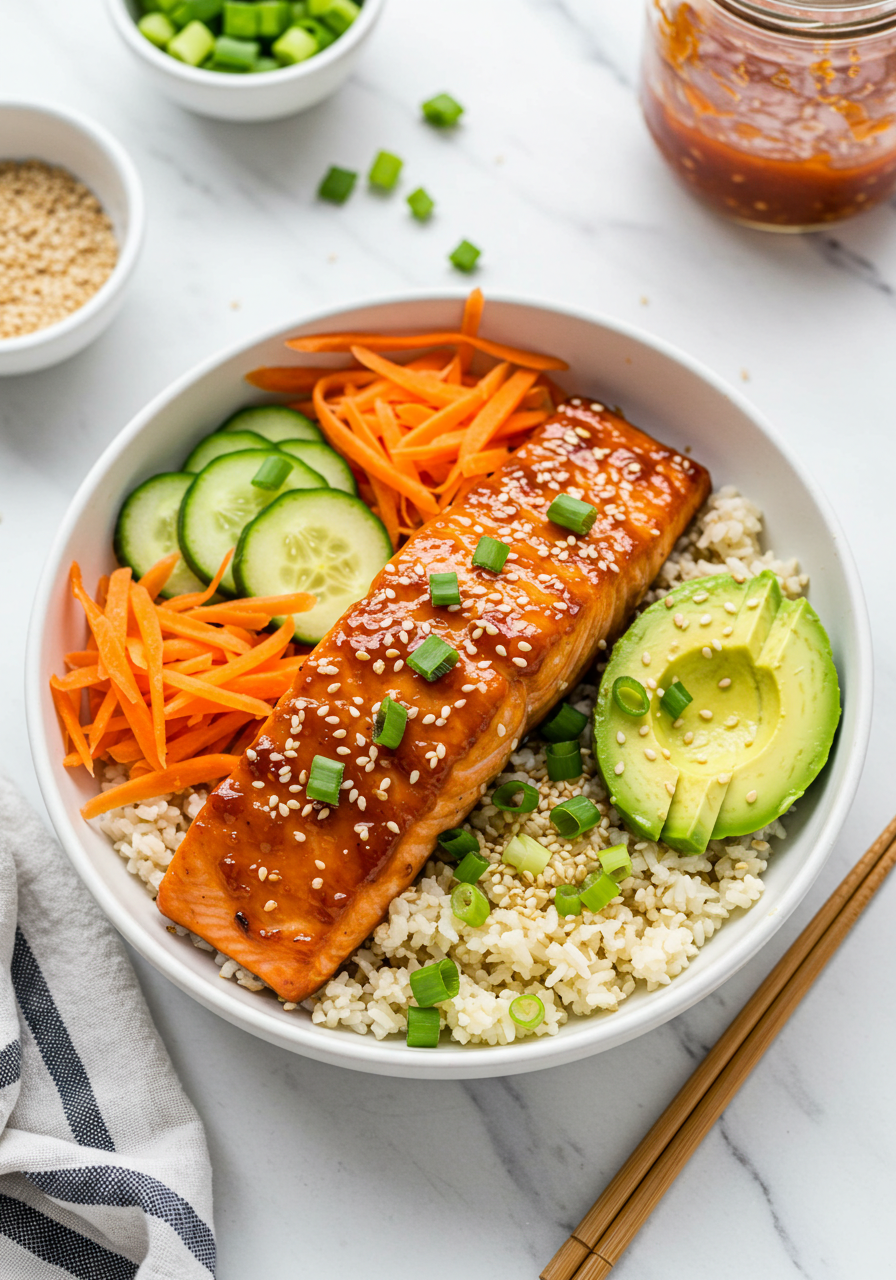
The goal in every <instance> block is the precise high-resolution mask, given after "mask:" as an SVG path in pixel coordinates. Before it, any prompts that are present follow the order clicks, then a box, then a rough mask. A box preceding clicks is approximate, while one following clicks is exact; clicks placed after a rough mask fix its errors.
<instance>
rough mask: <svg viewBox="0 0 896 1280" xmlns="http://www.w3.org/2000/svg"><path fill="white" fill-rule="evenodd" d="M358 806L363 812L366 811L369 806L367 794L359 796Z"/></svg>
mask: <svg viewBox="0 0 896 1280" xmlns="http://www.w3.org/2000/svg"><path fill="white" fill-rule="evenodd" d="M358 808H359V809H360V810H361V812H362V813H363V812H364V810H365V809H366V808H367V797H366V796H358Z"/></svg>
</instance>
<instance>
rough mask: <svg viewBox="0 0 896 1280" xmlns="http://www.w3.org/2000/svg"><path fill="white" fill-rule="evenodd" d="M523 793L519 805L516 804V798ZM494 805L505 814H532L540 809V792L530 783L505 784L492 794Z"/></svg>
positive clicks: (515, 781) (514, 782) (513, 782)
mask: <svg viewBox="0 0 896 1280" xmlns="http://www.w3.org/2000/svg"><path fill="white" fill-rule="evenodd" d="M520 792H522V793H523V798H522V800H520V802H519V804H514V802H513V800H514V796H518V795H519V794H520ZM492 804H493V805H494V806H495V808H496V809H503V811H504V812H505V813H532V811H533V810H534V809H537V808H538V790H537V788H535V787H533V786H532V785H531V784H530V783H528V782H518V781H517V780H516V779H514V780H513V781H512V782H503V783H502V784H501V786H500V787H497V788H496V789H495V790H494V791H493V792H492Z"/></svg>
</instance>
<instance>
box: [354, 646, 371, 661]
mask: <svg viewBox="0 0 896 1280" xmlns="http://www.w3.org/2000/svg"><path fill="white" fill-rule="evenodd" d="M355 657H356V658H358V660H359V661H360V662H369V661H370V654H369V653H365V651H364V650H363V649H359V650H358V652H357V653H356V654H355Z"/></svg>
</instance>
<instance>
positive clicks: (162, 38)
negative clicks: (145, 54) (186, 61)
mask: <svg viewBox="0 0 896 1280" xmlns="http://www.w3.org/2000/svg"><path fill="white" fill-rule="evenodd" d="M137 30H138V31H139V32H140V34H141V35H142V36H146V39H147V40H149V42H150V43H151V44H154V45H155V46H156V48H157V49H164V48H165V46H166V45H167V44H168V42H169V40H173V39H174V37H175V36H176V35H177V27H176V26H175V25H174V23H173V22H172V21H171V19H170V18H169V17H168V15H167V14H165V13H145V14H144V15H143V17H142V18H141V19H140V21H139V22H138V23H137Z"/></svg>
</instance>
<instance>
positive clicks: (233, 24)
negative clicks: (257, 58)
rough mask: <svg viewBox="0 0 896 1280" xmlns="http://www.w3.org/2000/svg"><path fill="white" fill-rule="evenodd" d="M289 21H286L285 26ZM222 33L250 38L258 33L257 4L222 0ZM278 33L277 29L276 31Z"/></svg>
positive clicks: (236, 0) (242, 0)
mask: <svg viewBox="0 0 896 1280" xmlns="http://www.w3.org/2000/svg"><path fill="white" fill-rule="evenodd" d="M288 25H289V23H287V26H288ZM224 34H225V36H236V37H237V38H238V39H243V40H251V39H252V38H253V37H254V36H257V35H258V6H257V5H255V4H254V3H250V4H247V3H246V0H224ZM277 34H278V35H279V34H280V33H279V31H278V32H277Z"/></svg>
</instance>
